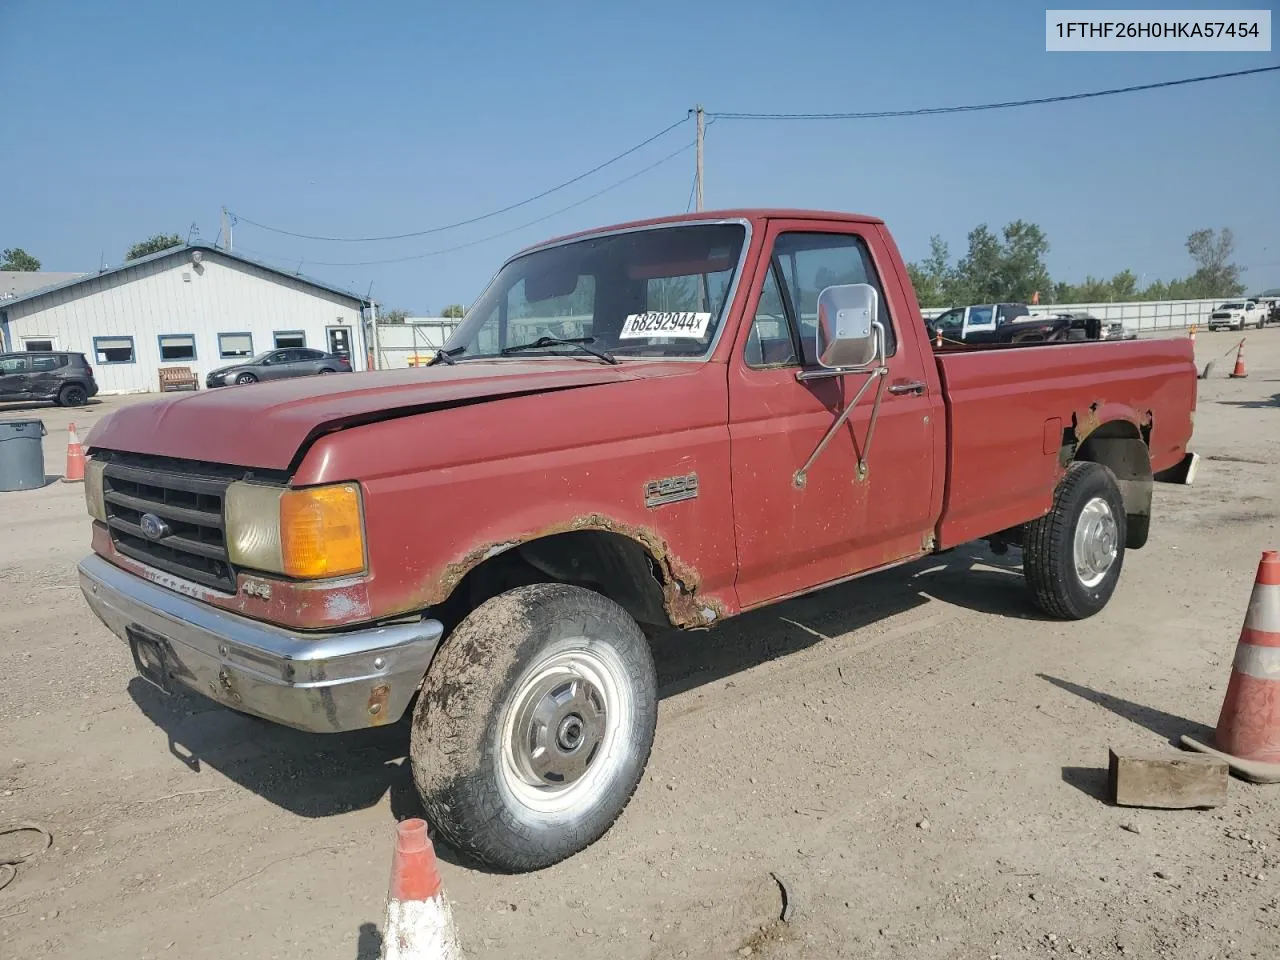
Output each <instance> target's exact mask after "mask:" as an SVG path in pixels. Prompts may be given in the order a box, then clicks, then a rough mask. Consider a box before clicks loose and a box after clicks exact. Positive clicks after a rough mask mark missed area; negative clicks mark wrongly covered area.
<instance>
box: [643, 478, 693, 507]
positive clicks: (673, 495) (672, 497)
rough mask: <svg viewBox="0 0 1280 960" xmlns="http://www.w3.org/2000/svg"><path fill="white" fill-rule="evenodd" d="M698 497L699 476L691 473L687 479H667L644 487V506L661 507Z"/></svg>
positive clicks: (655, 481) (653, 481) (651, 482)
mask: <svg viewBox="0 0 1280 960" xmlns="http://www.w3.org/2000/svg"><path fill="white" fill-rule="evenodd" d="M697 495H698V475H697V474H696V473H691V474H689V475H688V476H687V477H665V478H664V479H662V480H650V481H649V482H648V483H646V484H645V485H644V505H645V506H646V507H651V508H652V507H661V506H665V505H666V504H668V503H678V502H679V501H681V500H692V499H694V497H696V496H697Z"/></svg>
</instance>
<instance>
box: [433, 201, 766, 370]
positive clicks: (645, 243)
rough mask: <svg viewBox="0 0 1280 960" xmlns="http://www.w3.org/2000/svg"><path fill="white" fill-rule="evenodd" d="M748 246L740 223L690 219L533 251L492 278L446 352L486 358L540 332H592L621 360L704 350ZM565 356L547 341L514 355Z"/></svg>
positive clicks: (549, 334)
mask: <svg viewBox="0 0 1280 960" xmlns="http://www.w3.org/2000/svg"><path fill="white" fill-rule="evenodd" d="M745 242H746V228H745V227H744V226H743V225H742V224H739V223H691V224H680V225H677V226H671V227H660V228H657V229H653V230H637V231H632V232H630V233H618V234H606V235H604V236H597V237H587V238H584V239H582V240H576V241H574V242H572V243H566V244H562V245H560V246H556V247H548V248H546V249H544V250H536V251H534V252H533V253H530V254H526V255H525V256H523V257H519V258H517V259H515V260H512V261H511V262H510V263H508V264H507V265H506V266H505V267H503V268H502V270H501V271H500V272H499V273H498V276H497V277H496V278H494V281H493V283H491V284H490V285H489V287H488V289H487V290H485V292H484V293H483V294H482V295H481V297H480V299H479V300H478V301H477V302H476V304H475V306H474V307H472V308H471V310H470V311H468V313H467V315H466V318H465V319H464V320H463V321H462V323H461V325H459V327H458V329H457V330H455V331H454V332H453V335H452V336H451V337H449V340H448V342H447V343H446V344H445V349H446V350H448V351H449V352H450V353H452V354H454V355H455V356H457V358H458V359H459V360H467V359H470V358H473V357H494V356H498V355H500V354H501V351H502V350H503V349H508V350H509V349H511V348H513V347H519V346H521V345H523V344H531V343H533V342H534V341H535V340H537V339H538V338H539V337H558V338H561V339H568V338H571V337H591V338H593V339H592V340H591V345H592V346H593V347H594V348H595V349H597V350H604V351H607V352H609V353H611V354H614V355H616V356H617V357H618V358H619V359H627V358H634V357H700V356H704V355H705V354H706V352H707V350H708V349H709V348H710V346H711V344H712V342H713V341H714V339H715V334H716V330H717V329H719V326H720V324H721V323H722V322H723V313H724V309H725V300H726V299H727V297H728V295H729V289H730V287H731V286H732V285H733V278H734V274H735V272H736V270H737V267H738V260H739V258H740V255H741V253H742V247H743V244H744V243H745ZM539 353H542V354H549V355H555V354H569V355H575V356H587V354H584V353H582V352H581V351H578V350H574V349H573V348H571V347H566V346H563V345H555V344H551V345H549V346H547V347H546V348H543V349H539V350H530V351H529V352H528V353H527V354H526V353H524V352H523V351H521V352H520V355H521V356H537V355H538V354H539Z"/></svg>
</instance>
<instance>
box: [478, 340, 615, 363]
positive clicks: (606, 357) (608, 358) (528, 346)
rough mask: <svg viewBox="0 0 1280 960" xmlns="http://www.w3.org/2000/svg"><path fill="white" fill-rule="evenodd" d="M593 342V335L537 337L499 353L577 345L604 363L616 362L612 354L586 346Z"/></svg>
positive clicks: (503, 349)
mask: <svg viewBox="0 0 1280 960" xmlns="http://www.w3.org/2000/svg"><path fill="white" fill-rule="evenodd" d="M595 342H596V338H595V337H567V338H562V337H539V338H538V339H537V340H534V341H532V342H531V343H520V344H517V345H516V346H514V347H503V348H502V350H501V353H502V355H503V356H504V357H505V356H507V355H508V354H512V353H516V352H517V351H520V350H536V349H538V348H539V347H555V346H565V347H577V348H578V349H579V350H582V351H585V352H586V353H589V354H591V355H592V356H593V357H599V358H600V359H601V360H603V361H604V362H605V363H617V362H618V358H617V357H615V356H614V355H613V354H611V353H609V352H607V351H605V350H592V349H591V348H590V347H589V346H587V344H589V343H595Z"/></svg>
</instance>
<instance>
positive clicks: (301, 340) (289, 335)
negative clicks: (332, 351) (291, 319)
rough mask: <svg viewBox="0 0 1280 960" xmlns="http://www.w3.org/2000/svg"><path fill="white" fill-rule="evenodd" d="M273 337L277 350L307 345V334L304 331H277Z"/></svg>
mask: <svg viewBox="0 0 1280 960" xmlns="http://www.w3.org/2000/svg"><path fill="white" fill-rule="evenodd" d="M273 336H274V337H275V348H276V349H277V350H280V349H282V348H284V347H305V346H306V345H307V334H306V332H305V331H302V330H277V331H275V333H274V334H273Z"/></svg>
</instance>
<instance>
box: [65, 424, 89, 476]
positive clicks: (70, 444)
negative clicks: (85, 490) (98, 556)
mask: <svg viewBox="0 0 1280 960" xmlns="http://www.w3.org/2000/svg"><path fill="white" fill-rule="evenodd" d="M83 480H84V447H82V446H80V435H79V434H78V433H76V425H75V424H74V423H73V424H71V425H70V426H69V427H67V469H66V470H65V471H63V474H62V482H63V483H77V482H80V481H83Z"/></svg>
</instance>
